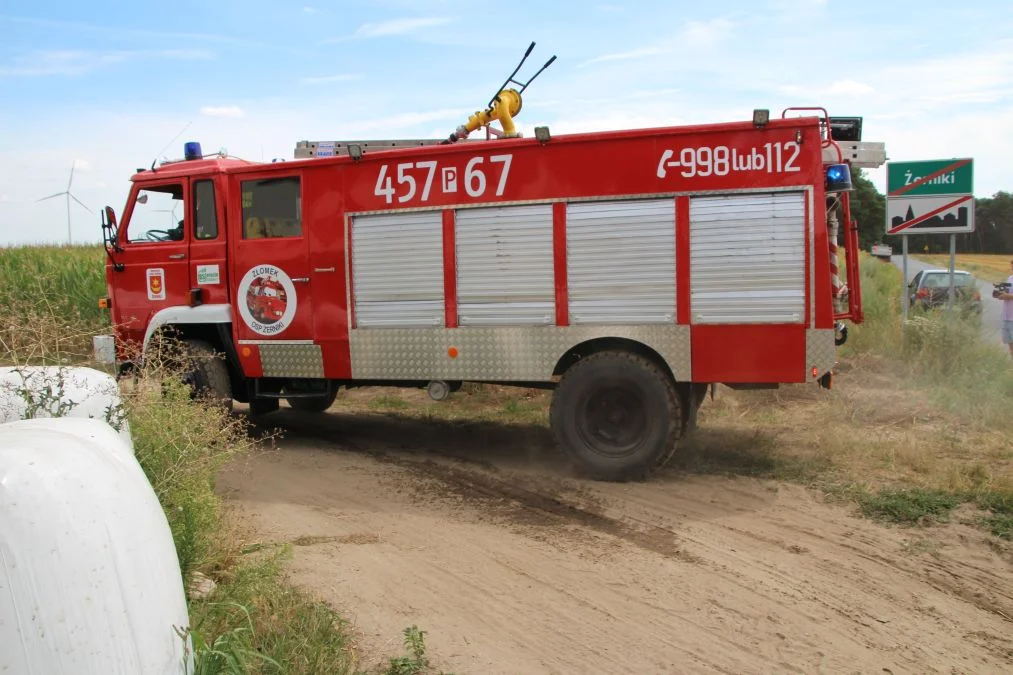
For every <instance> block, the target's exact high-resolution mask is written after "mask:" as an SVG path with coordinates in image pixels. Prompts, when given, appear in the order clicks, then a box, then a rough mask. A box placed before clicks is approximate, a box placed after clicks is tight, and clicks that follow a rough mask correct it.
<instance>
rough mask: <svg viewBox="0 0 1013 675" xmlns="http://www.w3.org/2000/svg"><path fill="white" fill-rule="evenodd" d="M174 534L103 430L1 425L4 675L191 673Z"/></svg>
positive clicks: (0, 659) (59, 424)
mask: <svg viewBox="0 0 1013 675" xmlns="http://www.w3.org/2000/svg"><path fill="white" fill-rule="evenodd" d="M188 625H189V621H188V617H187V608H186V599H185V596H184V591H183V580H182V577H181V573H180V569H179V562H178V559H177V557H176V550H175V547H174V546H173V540H172V533H171V532H170V530H169V524H168V522H167V521H166V518H165V514H164V513H163V511H162V508H161V506H160V505H159V502H158V499H157V498H156V496H155V493H154V491H153V490H152V488H151V485H150V484H149V482H148V480H147V477H146V476H145V475H144V473H143V471H142V470H141V467H140V465H139V464H138V463H137V461H136V459H135V458H134V457H133V454H132V452H131V450H130V448H128V447H125V445H124V441H123V440H122V438H121V437H120V436H119V435H118V434H116V433H115V432H114V431H113V430H112V429H111V428H110V427H109V426H108V425H107V424H106V423H105V422H101V421H98V420H87V419H70V418H61V419H30V420H23V421H20V422H12V423H8V424H3V425H0V673H3V674H5V675H6V673H17V674H18V675H21V674H24V675H36V674H38V675H41V674H46V675H50V674H52V673H74V674H75V675H92V674H94V675H98V674H99V673H102V674H103V675H105V674H107V673H152V674H158V675H161V674H169V673H173V674H175V673H187V672H192V666H193V663H192V657H191V656H190V648H191V645H190V640H189V638H182V637H180V635H179V634H178V632H177V631H178V630H183V629H184V628H185V627H186V626H188Z"/></svg>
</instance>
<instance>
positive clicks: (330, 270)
mask: <svg viewBox="0 0 1013 675" xmlns="http://www.w3.org/2000/svg"><path fill="white" fill-rule="evenodd" d="M313 271H314V272H333V271H334V268H333V267H314V268H313Z"/></svg>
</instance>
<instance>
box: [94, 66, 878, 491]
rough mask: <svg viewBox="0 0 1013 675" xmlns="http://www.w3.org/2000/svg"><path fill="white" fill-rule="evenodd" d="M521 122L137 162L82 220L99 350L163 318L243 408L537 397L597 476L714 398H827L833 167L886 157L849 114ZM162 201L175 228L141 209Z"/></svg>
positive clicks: (850, 245)
mask: <svg viewBox="0 0 1013 675" xmlns="http://www.w3.org/2000/svg"><path fill="white" fill-rule="evenodd" d="M529 51H530V50H529ZM515 72H516V71H515ZM539 72H541V71H539ZM529 82H530V80H529ZM525 86H526V85H525ZM522 90H523V87H521V91H522ZM519 109H520V93H519V91H518V90H516V89H506V88H504V89H503V90H502V91H501V92H500V93H499V94H498V95H497V96H496V97H495V98H494V99H493V101H491V102H490V105H489V107H488V108H486V109H485V110H483V111H479V112H478V113H476V114H475V115H473V116H472V118H471V119H470V120H469V121H468V123H467V124H465V125H462V127H460V128H459V129H458V131H457V132H455V134H452V135H451V138H450V139H446V140H444V141H442V142H440V141H433V140H406V141H335V142H309V141H301V142H299V143H297V145H296V152H295V155H296V157H295V158H294V160H292V161H279V162H268V163H256V162H248V161H243V160H239V159H235V158H231V157H228V156H225V155H224V153H222V154H221V155H214V156H204V155H202V154H201V152H200V149H199V145H197V144H195V143H188V144H186V146H185V152H184V155H185V157H184V159H182V160H178V161H171V162H163V163H162V164H160V165H158V166H156V165H154V164H153V165H152V167H151V168H150V169H142V170H138V172H137V173H136V174H135V175H134V176H133V177H132V179H131V180H132V186H131V189H130V193H129V197H128V199H127V202H126V206H125V209H124V211H123V214H122V218H121V219H120V222H119V224H117V221H116V217H115V214H114V212H113V210H112V209H111V208H109V207H107V208H106V210H105V213H104V218H103V227H104V232H105V237H106V248H107V251H108V254H109V255H108V258H109V260H108V264H107V266H106V270H107V280H108V292H109V297H108V298H107V299H105V301H104V302H106V303H107V304H108V306H109V307H110V308H111V312H112V318H113V323H114V325H115V345H116V354H117V360H118V361H120V362H121V365H124V366H126V365H129V364H127V363H126V360H127V359H128V358H130V357H129V354H131V353H140V354H143V353H144V351H145V350H146V349H148V348H149V347H150V345H151V344H152V340H153V338H154V337H156V336H159V335H161V334H162V333H163V332H164V331H167V330H169V329H171V330H172V331H173V332H174V334H176V335H177V336H179V338H180V339H182V340H183V341H184V343H185V344H186V345H188V346H189V348H190V349H191V350H192V351H193V352H194V353H197V354H201V355H208V354H212V353H213V354H215V355H216V357H215V358H205V359H203V360H201V361H199V362H198V366H197V367H196V369H195V372H194V381H195V382H196V384H197V385H198V388H200V389H204V390H207V391H209V392H211V393H212V394H214V395H215V396H217V397H218V398H219V399H221V400H223V401H226V402H228V404H231V402H232V401H233V400H237V401H240V402H244V403H248V404H249V407H250V410H251V412H252V413H253V414H263V413H267V412H271V411H273V410H275V409H277V407H278V404H279V400H280V399H286V400H287V401H288V403H289V405H291V406H292V407H293V408H296V409H299V410H304V411H323V410H326V409H327V408H329V407H330V406H331V404H332V403H333V401H334V398H335V394H336V392H337V391H338V389H339V388H340V387H358V386H380V385H393V386H418V387H428V388H429V390H430V394H431V395H432V396H433V397H434V398H437V399H442V398H444V397H445V396H446V395H447V394H448V392H450V391H453V390H455V388H456V387H458V386H459V385H460V383H462V382H465V381H472V382H484V383H500V384H512V385H519V386H524V387H542V388H551V389H554V394H553V400H552V405H551V415H550V417H551V426H552V429H553V431H554V433H555V435H556V438H557V439H558V442H559V444H560V446H561V447H562V448H563V449H564V450H565V451H566V452H567V453H568V454H569V455H570V456H571V457H572V458H573V459H574V460H575V461H576V463H577V465H578V466H579V467H581V468H582V469H583V470H584V471H585V472H586V473H587V474H590V475H591V476H593V477H596V478H599V479H605V480H623V479H631V478H632V479H636V478H642V477H644V476H645V475H646V474H648V473H649V472H650V471H651V470H652V469H654V468H655V467H657V466H659V465H661V464H663V463H664V462H665V461H667V459H668V458H669V457H671V455H672V453H673V452H674V450H675V448H676V446H677V442H678V440H679V439H680V437H681V436H682V435H683V434H684V433H685V432H686V431H687V430H688V429H689V428H692V427H693V426H694V425H695V421H696V411H697V408H698V406H699V405H700V403H701V401H702V400H703V399H704V396H705V394H706V392H707V390H708V387H709V386H711V385H714V384H716V383H724V384H726V385H728V386H730V387H734V388H762V387H776V386H777V385H778V384H780V383H802V382H818V383H821V384H823V385H824V386H828V385H829V381H830V371H831V369H832V367H833V365H834V363H835V353H836V346H837V345H838V344H839V343H840V342H841V341H842V340H843V339H844V338H845V337H846V333H845V331H846V327H845V325H844V321H846V320H850V321H852V322H856V323H857V322H860V321H861V319H862V311H861V294H860V288H859V280H858V275H857V269H858V262H857V255H858V238H857V231H856V225H855V224H854V223H853V222H852V219H851V217H850V215H849V209H848V194H849V192H848V191H849V190H850V189H851V181H850V168H849V167H854V166H863V167H873V166H879V165H881V164H882V163H883V162H884V161H885V151H884V148H883V144H881V143H869V142H863V141H861V138H860V118H831V117H829V115H828V114H827V113H826V111H825V110H822V109H819V108H815V109H789V110H787V111H785V112H784V113H783V114H782V116H781V117H780V118H776V117H775V118H772V117H771V116H770V115H769V113H768V112H767V111H765V110H756V111H754V112H753V115H752V118H751V119H744V120H742V121H732V122H724V123H716V124H706V125H697V126H679V127H665V128H651V129H629V130H623V131H608V132H599V133H582V134H572V135H559V136H554V135H552V134H551V132H550V130H549V129H548V128H544V127H541V128H538V129H536V132H535V135H534V137H533V138H530V137H521V136H520V135H519V134H517V133H516V129H515V127H514V125H513V119H512V118H513V115H514V114H516V113H517V112H519ZM849 120H850V121H854V120H857V121H858V124H857V125H855V124H850V125H849V124H848V121H849ZM494 121H498V122H500V124H501V126H502V131H500V130H493V129H492V127H491V122H494ZM480 128H484V129H485V130H486V136H487V138H486V139H485V140H465V138H466V136H467V134H468V133H469V132H470V131H474V130H476V129H480ZM856 128H857V129H858V130H859V131H858V132H857V133H855V129H856ZM495 132H498V134H497V133H495ZM452 141H461V142H452ZM180 202H182V205H183V207H184V208H183V213H184V214H185V215H184V218H183V223H182V237H181V238H180V237H179V236H178V233H172V232H170V231H166V230H163V229H159V228H160V226H161V225H160V224H161V223H162V222H163V219H162V218H160V217H158V216H157V215H155V214H156V213H161V212H162V211H164V210H166V209H165V208H164V207H168V206H171V205H174V204H178V203H180ZM159 206H161V207H162V208H156V207H159ZM838 223H841V227H843V237H844V240H845V253H846V262H847V264H846V271H847V275H846V279H845V280H842V279H841V278H840V277H838V275H837V252H836V242H837V240H838V227H839V226H838ZM154 281H157V283H154ZM845 281H846V283H845ZM845 296H846V299H845ZM106 339H107V340H111V339H112V337H108V338H106ZM814 386H816V385H814Z"/></svg>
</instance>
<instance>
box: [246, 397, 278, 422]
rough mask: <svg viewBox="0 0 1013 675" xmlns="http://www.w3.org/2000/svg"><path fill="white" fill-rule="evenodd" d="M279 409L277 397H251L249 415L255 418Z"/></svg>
mask: <svg viewBox="0 0 1013 675" xmlns="http://www.w3.org/2000/svg"><path fill="white" fill-rule="evenodd" d="M277 409H278V399H276V398H254V399H250V410H249V417H251V418H255V417H260V416H262V415H268V414H270V413H273V412H274V411H275V410H277Z"/></svg>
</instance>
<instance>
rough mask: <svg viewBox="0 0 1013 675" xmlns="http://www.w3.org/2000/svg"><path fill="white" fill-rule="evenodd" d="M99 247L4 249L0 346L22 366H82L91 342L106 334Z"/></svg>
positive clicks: (0, 252)
mask: <svg viewBox="0 0 1013 675" xmlns="http://www.w3.org/2000/svg"><path fill="white" fill-rule="evenodd" d="M104 265H105V252H104V251H103V250H102V247H101V246H25V247H17V248H5V249H0V307H2V308H3V314H4V317H3V318H4V322H3V324H2V325H0V341H2V343H3V346H4V351H5V352H7V353H8V355H12V354H17V355H19V356H20V357H21V362H25V361H32V362H49V363H52V362H60V361H67V360H80V359H81V358H84V357H86V356H87V355H88V354H89V353H90V351H91V336H92V335H95V334H97V333H99V332H101V331H104V330H108V324H109V314H108V312H107V310H103V309H100V308H99V306H98V299H99V298H100V297H102V296H104V295H105V294H106V281H105V268H104Z"/></svg>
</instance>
